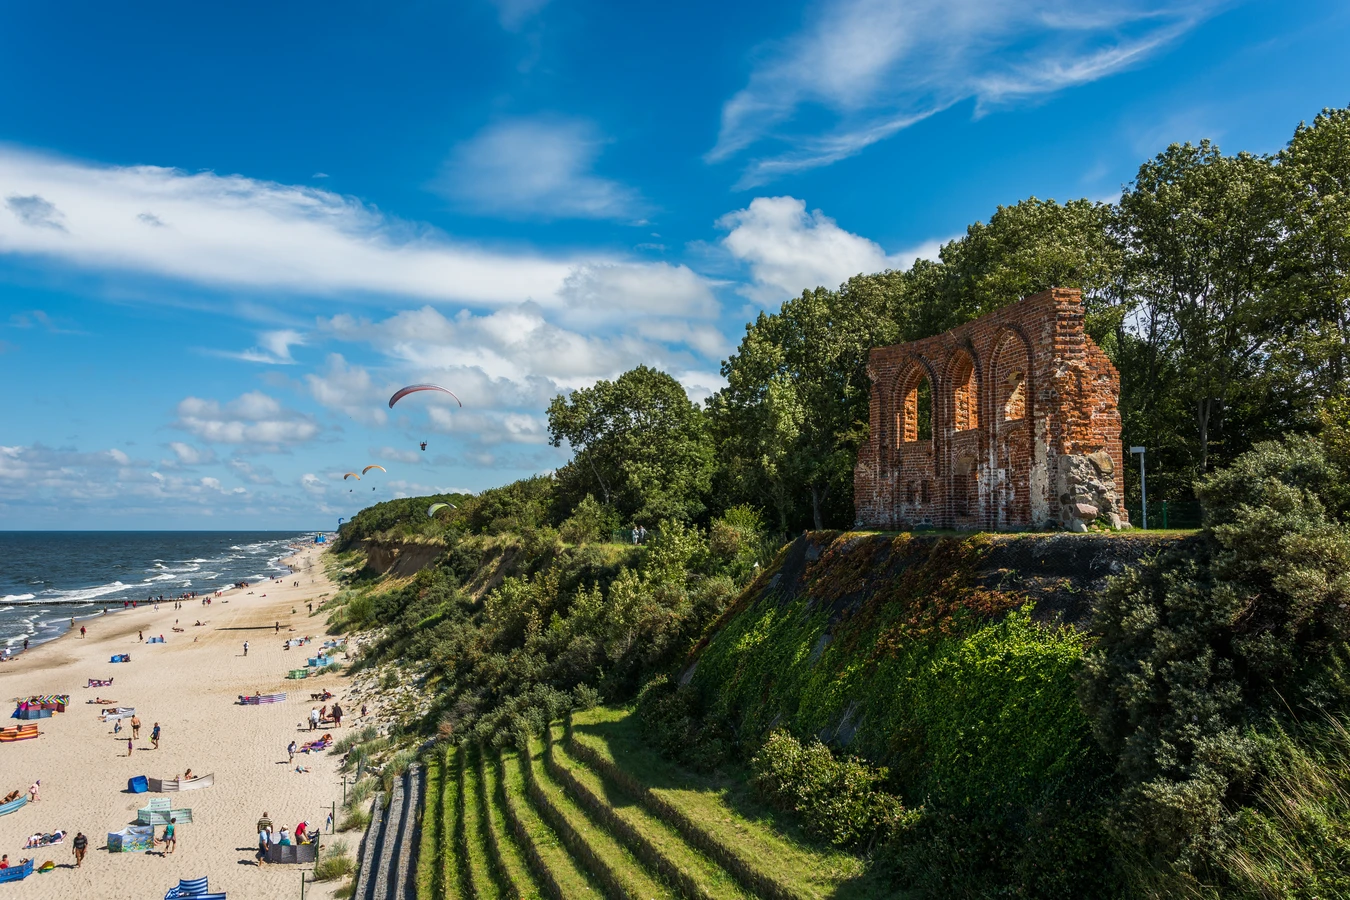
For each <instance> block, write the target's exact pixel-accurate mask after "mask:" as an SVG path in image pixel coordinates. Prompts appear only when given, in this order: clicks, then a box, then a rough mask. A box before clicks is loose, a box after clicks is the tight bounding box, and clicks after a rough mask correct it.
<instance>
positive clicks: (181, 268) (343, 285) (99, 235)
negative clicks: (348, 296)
mask: <svg viewBox="0 0 1350 900" xmlns="http://www.w3.org/2000/svg"><path fill="white" fill-rule="evenodd" d="M0 194H2V195H5V196H7V197H8V200H7V201H6V206H7V210H0V252H4V253H21V254H25V255H34V256H43V257H49V258H54V259H59V260H62V261H63V262H67V263H75V264H78V265H82V266H88V267H91V268H103V269H118V270H130V271H135V272H142V273H147V274H153V275H159V276H166V277H170V278H179V279H185V280H188V281H191V282H194V283H198V284H204V285H209V286H225V287H243V288H279V289H287V290H293V291H297V292H301V293H308V294H332V293H342V292H375V293H381V294H395V295H403V296H410V297H417V298H422V299H426V300H436V301H463V302H468V303H478V304H487V305H495V304H501V303H518V302H520V301H521V300H523V299H526V298H534V299H535V300H536V301H538V302H540V303H548V302H554V301H555V300H556V294H557V291H558V290H559V288H560V287H561V286H562V284H563V281H564V279H565V278H566V277H567V275H568V274H569V272H571V271H572V269H573V268H575V267H576V266H577V265H582V264H593V263H596V262H604V261H605V260H603V259H601V260H596V259H585V260H571V261H568V260H557V259H549V258H545V257H543V256H539V255H535V254H529V253H505V252H497V251H492V250H488V249H484V248H482V247H478V246H475V245H473V244H469V243H463V242H456V241H453V240H451V239H450V238H448V237H446V236H445V235H442V234H440V233H438V232H436V231H434V230H432V229H430V228H427V227H424V226H416V225H412V224H408V223H404V222H399V221H397V220H395V219H392V218H390V217H388V216H385V215H383V214H382V213H380V212H379V211H378V210H375V209H373V208H371V207H368V206H366V205H365V204H363V203H361V202H359V201H357V200H355V199H353V198H351V197H344V196H342V195H340V194H335V193H332V192H331V191H324V190H319V189H317V188H312V187H304V186H295V185H286V184H278V183H276V182H269V181H259V180H256V179H252V178H245V177H243V176H238V175H232V176H222V175H216V174H214V173H211V172H204V173H197V174H188V173H186V172H183V171H180V170H177V169H168V168H160V167H156V166H128V167H114V166H99V165H93V164H87V163H80V162H69V161H65V160H57V159H53V158H51V157H48V156H41V155H37V154H33V153H27V152H22V151H19V150H15V149H12V148H0ZM616 196H617V195H616ZM600 199H601V198H600V197H598V196H597V197H596V198H593V201H592V202H597V203H598V202H599V201H600ZM601 205H603V204H601ZM147 216H148V217H150V218H151V219H153V220H154V221H153V222H151V221H149V220H148V219H147V218H146V217H147ZM58 226H59V227H58Z"/></svg>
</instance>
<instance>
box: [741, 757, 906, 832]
mask: <svg viewBox="0 0 1350 900" xmlns="http://www.w3.org/2000/svg"><path fill="white" fill-rule="evenodd" d="M750 768H751V771H752V772H754V784H755V787H756V788H758V789H759V791H760V792H761V793H762V794H763V795H764V797H765V798H766V799H768V800H769V802H770V803H772V804H774V805H775V806H778V807H779V808H781V809H785V810H787V811H789V812H792V813H795V814H797V815H798V816H800V817H801V819H802V821H803V822H804V823H805V824H806V827H807V829H808V830H810V831H811V833H812V834H815V835H817V836H818V837H820V838H823V839H824V840H825V841H827V842H828V843H830V844H832V845H834V846H836V847H856V846H860V845H870V844H871V843H872V842H873V841H875V840H876V839H878V838H882V839H885V838H888V837H891V836H892V835H894V834H895V833H896V832H897V831H898V830H900V829H902V828H904V827H905V826H906V825H907V824H909V823H910V822H911V821H913V819H914V814H912V813H907V812H906V811H905V808H904V806H903V805H902V804H901V803H900V801H899V800H897V799H896V798H895V797H894V796H893V795H891V794H888V793H886V792H885V791H884V790H881V788H880V785H882V784H884V783H885V781H886V770H885V769H875V768H873V767H871V766H869V765H867V764H866V763H864V762H861V761H860V760H858V759H857V758H856V757H851V756H850V757H845V758H844V759H836V758H835V756H834V754H833V753H831V752H830V748H829V747H826V746H825V745H824V744H822V743H821V742H820V741H819V740H811V741H809V742H808V743H805V744H803V743H802V742H801V741H799V740H797V739H796V738H795V737H793V736H792V735H791V734H789V733H788V732H786V731H775V732H773V733H772V734H770V735H769V738H768V740H766V741H765V742H764V745H763V746H762V747H760V748H759V752H758V753H756V754H755V756H754V758H753V759H751V760H750Z"/></svg>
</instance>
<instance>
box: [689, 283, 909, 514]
mask: <svg viewBox="0 0 1350 900" xmlns="http://www.w3.org/2000/svg"><path fill="white" fill-rule="evenodd" d="M902 295H903V284H902V276H901V275H900V274H899V273H896V272H885V273H882V274H880V275H872V276H858V277H855V278H851V279H849V281H848V282H846V283H845V284H844V285H843V287H841V288H840V289H839V290H838V291H829V290H826V289H825V288H816V289H815V290H813V291H804V292H802V295H801V296H800V297H797V298H796V299H793V300H789V301H788V302H786V303H784V304H783V306H782V308H781V309H780V310H779V311H778V312H777V313H774V314H768V313H760V315H759V317H758V318H757V319H756V320H755V322H754V323H753V324H751V325H748V326H746V329H745V331H746V333H745V337H744V338H743V339H742V340H741V344H740V347H738V348H737V350H736V352H735V353H734V354H732V356H731V357H730V358H729V359H728V360H726V362H724V363H723V364H722V375H723V376H724V377H725V378H726V379H727V387H726V388H724V389H723V390H722V391H720V392H718V393H717V394H716V395H715V396H714V397H713V398H712V399H711V400H710V401H709V403H708V411H709V414H710V416H711V417H712V420H713V422H714V424H715V428H716V433H717V437H718V443H719V448H720V453H719V457H720V459H721V460H722V461H723V463H724V465H726V466H727V474H728V478H729V480H731V481H732V482H733V484H731V485H730V486H729V489H728V490H727V491H726V492H724V498H725V499H726V501H727V504H728V505H731V504H733V503H735V502H737V501H749V502H751V503H752V504H755V505H761V506H765V507H767V508H769V509H772V510H774V511H775V512H776V513H777V517H778V521H779V526H780V527H782V528H784V529H787V528H791V527H794V526H798V525H800V524H805V523H807V522H810V523H811V524H812V525H813V526H814V527H815V528H817V529H820V528H824V527H825V523H826V522H827V521H829V522H831V523H832V524H848V523H849V522H851V521H852V512H853V509H852V506H853V502H852V501H853V466H854V463H855V462H856V460H857V453H858V446H859V444H860V443H861V442H862V441H864V440H866V438H867V422H868V400H869V397H870V396H871V381H870V379H869V378H868V375H867V356H868V352H869V351H870V350H871V348H873V347H879V346H884V345H886V344H889V343H894V342H895V340H896V337H897V334H896V325H895V317H894V315H893V309H894V308H895V306H896V305H897V303H898V301H899V300H900V298H901V297H902Z"/></svg>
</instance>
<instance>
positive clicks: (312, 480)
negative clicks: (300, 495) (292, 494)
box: [300, 472, 328, 496]
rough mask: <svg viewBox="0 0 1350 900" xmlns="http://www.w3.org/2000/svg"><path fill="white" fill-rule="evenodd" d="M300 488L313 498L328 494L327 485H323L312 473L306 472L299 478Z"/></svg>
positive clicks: (321, 480) (320, 479)
mask: <svg viewBox="0 0 1350 900" xmlns="http://www.w3.org/2000/svg"><path fill="white" fill-rule="evenodd" d="M300 486H301V487H302V488H304V489H305V490H306V491H307V492H308V493H310V494H313V495H315V496H319V495H321V494H325V493H327V492H328V485H326V484H324V481H323V479H322V478H320V477H319V476H318V475H315V474H314V473H313V472H306V473H305V474H304V475H301V476H300Z"/></svg>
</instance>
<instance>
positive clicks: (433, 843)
mask: <svg viewBox="0 0 1350 900" xmlns="http://www.w3.org/2000/svg"><path fill="white" fill-rule="evenodd" d="M426 768H427V785H426V791H427V799H426V805H425V806H424V807H423V809H422V840H421V843H420V846H419V847H418V850H417V882H416V883H417V898H418V900H439V898H440V897H443V896H445V891H444V889H443V888H442V887H441V883H440V877H439V873H438V871H437V869H438V865H439V861H440V854H439V853H438V852H437V848H438V847H444V846H447V844H446V842H445V838H444V836H443V835H442V833H441V826H442V818H441V798H442V795H443V790H442V787H441V785H442V782H443V780H444V778H445V758H444V757H443V756H441V755H440V754H437V755H435V756H433V757H432V758H431V759H430V760H428V761H427V767H426Z"/></svg>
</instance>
